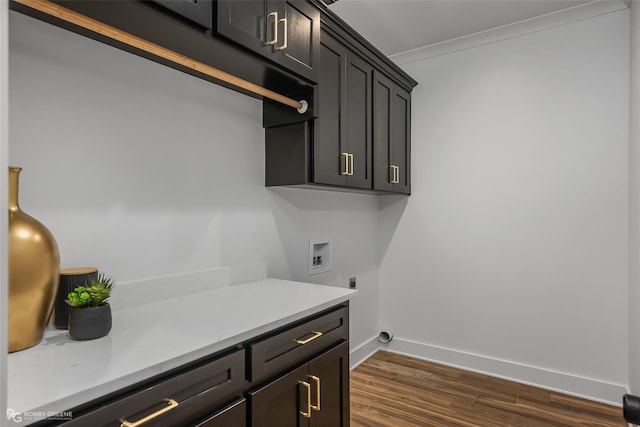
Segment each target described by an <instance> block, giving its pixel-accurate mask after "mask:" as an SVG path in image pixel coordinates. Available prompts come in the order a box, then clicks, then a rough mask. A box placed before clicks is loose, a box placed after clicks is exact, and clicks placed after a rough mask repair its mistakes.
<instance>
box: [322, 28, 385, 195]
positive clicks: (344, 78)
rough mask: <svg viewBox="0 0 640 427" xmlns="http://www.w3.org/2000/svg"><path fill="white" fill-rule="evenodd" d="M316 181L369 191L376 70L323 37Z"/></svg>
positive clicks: (329, 38) (341, 45)
mask: <svg viewBox="0 0 640 427" xmlns="http://www.w3.org/2000/svg"><path fill="white" fill-rule="evenodd" d="M320 61H321V68H320V76H319V84H318V99H319V102H318V106H319V110H318V119H316V121H315V139H314V142H313V153H314V158H313V182H315V183H317V184H328V185H337V186H341V187H353V188H363V189H371V171H372V167H371V126H372V125H371V86H372V83H371V82H372V78H373V67H372V66H371V65H369V63H367V62H366V61H364V60H363V59H361V58H360V57H359V56H357V55H356V54H354V53H352V52H351V51H349V50H348V49H346V48H345V46H344V45H343V44H341V43H340V42H338V41H337V40H336V39H334V38H333V37H331V36H330V35H329V34H327V33H323V34H322V42H321V48H320Z"/></svg>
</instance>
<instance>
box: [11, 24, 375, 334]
mask: <svg viewBox="0 0 640 427" xmlns="http://www.w3.org/2000/svg"><path fill="white" fill-rule="evenodd" d="M9 57H10V63H9V70H10V80H9V86H10V92H11V93H10V95H11V98H10V104H9V109H10V124H11V130H10V141H11V142H10V145H9V150H10V154H9V159H10V161H11V163H12V164H14V165H17V166H22V167H23V172H22V174H21V181H20V203H21V206H22V208H23V209H24V210H25V211H26V212H27V213H29V214H31V215H33V216H34V217H36V218H37V219H39V220H40V221H41V222H43V223H44V224H45V225H46V226H47V227H48V228H49V229H50V230H51V231H52V233H53V234H54V236H55V237H56V239H57V241H58V245H59V247H60V252H61V263H62V266H63V267H72V266H83V265H92V266H98V267H99V268H101V269H102V270H104V271H105V272H107V273H109V274H112V275H113V276H114V277H115V278H116V280H119V281H130V280H135V279H143V278H149V277H155V276H164V275H168V274H174V273H181V272H189V271H195V270H199V269H204V268H211V267H218V266H226V265H234V264H239V263H245V262H252V261H256V260H262V259H264V260H267V261H268V265H269V275H270V276H271V277H277V278H284V279H294V280H302V281H312V282H316V283H327V284H337V285H340V286H347V280H348V277H350V276H352V275H355V276H357V277H358V279H359V282H358V283H359V286H358V288H359V290H360V294H359V295H358V296H357V297H356V299H355V300H354V301H353V302H352V312H353V320H352V346H357V345H359V343H361V342H362V341H364V340H365V339H368V338H369V337H370V336H372V335H373V334H375V327H374V325H375V319H376V318H377V312H376V308H377V296H378V282H377V280H378V278H377V262H378V259H377V252H376V247H377V236H376V233H375V230H376V226H377V199H376V197H375V196H368V195H353V194H342V193H335V192H323V191H308V190H294V189H275V190H272V189H267V188H265V187H264V133H263V129H262V127H261V116H262V105H261V102H259V101H257V100H255V99H252V98H249V97H246V96H244V95H241V94H238V93H235V92H232V91H230V90H227V89H225V88H222V87H219V86H216V85H214V84H212V83H209V82H206V81H203V80H199V79H196V78H194V77H191V76H188V75H185V74H182V73H179V72H177V71H175V70H172V69H170V68H167V67H164V66H161V65H158V64H155V63H152V62H150V61H147V60H144V59H141V58H138V57H136V56H134V55H131V54H128V53H125V52H122V51H119V50H117V49H114V48H111V47H109V46H106V45H102V44H100V43H97V42H94V41H92V40H89V39H86V38H83V37H81V36H78V35H75V34H72V33H69V32H67V31H64V30H61V29H58V28H55V27H52V26H50V25H48V24H44V23H42V22H39V21H36V20H34V19H32V18H29V17H26V16H23V15H20V14H17V13H15V12H11V13H10V53H9ZM314 236H318V237H328V238H331V239H333V246H334V247H333V255H334V268H333V272H331V273H324V274H319V275H316V276H312V277H310V276H308V275H307V258H306V257H307V252H308V239H309V237H314ZM217 303H218V304H224V301H219V302H217ZM265 303H267V304H268V303H269V302H268V301H265ZM214 308H215V307H214Z"/></svg>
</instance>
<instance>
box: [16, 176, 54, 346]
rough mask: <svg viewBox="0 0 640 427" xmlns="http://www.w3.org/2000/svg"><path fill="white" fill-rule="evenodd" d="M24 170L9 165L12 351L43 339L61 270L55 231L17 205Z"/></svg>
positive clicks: (32, 344)
mask: <svg viewBox="0 0 640 427" xmlns="http://www.w3.org/2000/svg"><path fill="white" fill-rule="evenodd" d="M21 170H22V168H17V167H10V168H9V352H14V351H19V350H24V349H26V348H29V347H33V346H34V345H36V344H38V343H39V342H40V340H42V335H43V334H44V329H45V327H46V326H47V323H48V322H49V317H50V316H51V309H52V308H53V302H54V299H55V296H56V290H57V289H58V280H59V273H60V254H59V252H58V244H57V243H56V240H55V239H54V238H53V235H52V234H51V232H50V231H49V230H47V227H45V226H44V225H42V224H41V223H39V222H38V221H36V220H35V219H34V218H32V217H30V216H29V215H27V214H26V213H24V212H22V211H21V210H20V206H19V205H18V175H19V174H20V171H21Z"/></svg>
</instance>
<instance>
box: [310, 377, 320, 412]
mask: <svg viewBox="0 0 640 427" xmlns="http://www.w3.org/2000/svg"><path fill="white" fill-rule="evenodd" d="M309 378H311V379H312V380H313V381H315V383H316V395H317V396H318V398H317V399H316V404H315V405H311V409H314V410H316V411H320V378H318V377H316V376H315V375H309Z"/></svg>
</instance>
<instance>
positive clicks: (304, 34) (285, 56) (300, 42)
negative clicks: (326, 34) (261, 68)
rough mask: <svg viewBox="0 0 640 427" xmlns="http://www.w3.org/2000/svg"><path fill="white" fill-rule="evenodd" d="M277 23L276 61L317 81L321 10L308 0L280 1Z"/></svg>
mask: <svg viewBox="0 0 640 427" xmlns="http://www.w3.org/2000/svg"><path fill="white" fill-rule="evenodd" d="M278 26H279V30H278V31H279V33H278V44H277V46H276V47H275V50H276V61H277V62H278V63H279V64H282V66H284V67H286V68H288V69H289V70H291V71H294V72H296V73H297V74H300V75H301V76H304V77H307V78H308V79H309V80H311V81H313V82H315V81H317V80H318V66H317V64H316V62H317V58H316V55H318V50H319V48H320V11H319V10H318V9H317V8H315V7H314V6H312V5H311V3H307V2H306V1H300V0H298V1H296V0H287V1H281V2H280V3H279V13H278Z"/></svg>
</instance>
